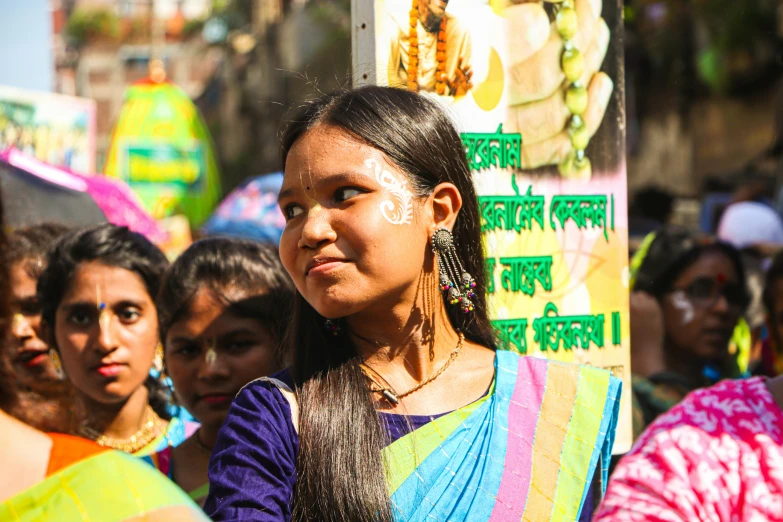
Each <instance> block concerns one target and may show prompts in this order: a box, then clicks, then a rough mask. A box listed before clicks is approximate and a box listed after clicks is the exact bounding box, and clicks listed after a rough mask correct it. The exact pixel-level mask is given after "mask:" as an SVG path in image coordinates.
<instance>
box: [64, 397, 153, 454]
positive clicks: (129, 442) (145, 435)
mask: <svg viewBox="0 0 783 522" xmlns="http://www.w3.org/2000/svg"><path fill="white" fill-rule="evenodd" d="M146 411H147V421H146V422H145V423H144V425H143V426H142V427H141V429H139V431H137V432H136V433H134V434H133V435H131V436H130V437H128V438H127V439H115V438H112V437H109V436H107V435H104V434H103V433H100V432H99V431H97V430H94V429H92V428H90V426H89V425H88V424H87V421H85V422H83V423H82V425H81V426H80V427H79V434H81V435H82V436H83V437H86V438H88V439H90V440H94V441H95V442H96V444H98V445H99V446H103V447H104V448H112V449H116V450H120V451H124V452H126V453H136V452H137V451H139V450H140V449H142V448H143V447H144V446H146V445H147V444H149V443H150V442H152V441H153V440H154V439H155V437H157V436H158V435H160V434H161V433H163V430H164V427H165V426H164V422H163V419H161V418H160V417H159V416H158V414H157V413H155V410H153V409H152V408H151V407H150V406H149V405H148V406H147V410H146Z"/></svg>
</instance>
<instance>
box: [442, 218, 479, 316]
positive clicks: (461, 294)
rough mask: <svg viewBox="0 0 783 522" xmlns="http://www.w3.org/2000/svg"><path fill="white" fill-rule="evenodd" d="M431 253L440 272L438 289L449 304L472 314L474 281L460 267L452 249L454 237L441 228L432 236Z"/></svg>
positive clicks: (455, 253) (455, 252) (454, 249)
mask: <svg viewBox="0 0 783 522" xmlns="http://www.w3.org/2000/svg"><path fill="white" fill-rule="evenodd" d="M432 251H433V252H434V253H435V260H436V261H437V263H438V271H439V272H440V289H441V290H443V291H444V292H446V299H448V302H449V304H451V305H457V304H458V305H459V307H460V310H462V311H463V312H464V313H468V312H472V311H473V301H471V299H473V298H475V297H476V294H475V293H474V292H473V290H474V289H475V288H476V281H475V280H474V279H473V276H471V275H470V274H469V273H467V272H466V271H465V269H464V268H463V267H462V263H461V262H460V260H459V258H458V257H457V249H456V248H455V247H454V236H453V235H452V234H451V232H450V231H449V230H447V229H445V228H441V229H438V230H436V231H435V233H434V234H432Z"/></svg>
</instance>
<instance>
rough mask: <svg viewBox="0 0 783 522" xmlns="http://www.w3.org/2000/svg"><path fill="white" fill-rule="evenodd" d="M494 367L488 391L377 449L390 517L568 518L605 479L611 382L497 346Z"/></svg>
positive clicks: (616, 383) (603, 374) (612, 414)
mask: <svg viewBox="0 0 783 522" xmlns="http://www.w3.org/2000/svg"><path fill="white" fill-rule="evenodd" d="M495 364H496V378H495V383H494V385H493V389H492V390H491V391H490V393H489V394H488V395H487V396H485V397H483V398H482V399H479V400H478V401H476V402H474V403H472V404H470V405H468V406H465V407H463V408H460V409H458V410H456V411H454V412H451V413H449V414H447V415H444V416H442V417H439V418H437V419H435V420H433V421H432V422H430V423H428V424H426V425H424V426H422V427H421V428H419V429H417V430H415V431H413V432H411V433H409V434H408V435H406V436H404V437H402V438H400V439H398V440H396V441H395V442H393V443H392V444H390V445H389V446H387V447H386V448H385V449H384V451H383V457H384V461H385V465H386V470H387V479H388V483H389V490H390V494H391V501H392V508H393V510H394V515H395V519H396V520H399V521H401V522H402V521H425V520H426V521H446V520H449V521H468V520H469V521H471V522H481V521H491V522H495V521H511V520H514V521H520V520H531V521H539V520H562V521H566V520H568V521H573V520H577V519H578V518H579V515H580V513H581V510H582V507H583V505H584V503H585V498H586V497H587V494H588V491H589V489H590V486H591V484H592V481H593V477H594V476H595V477H596V478H597V479H600V480H601V484H605V483H606V481H607V478H608V477H607V475H608V464H609V459H610V457H611V450H612V444H613V443H614V431H615V425H616V422H617V414H618V408H619V402H620V387H621V382H620V380H619V379H616V378H615V377H612V376H611V375H610V374H609V372H607V371H604V370H600V369H598V368H593V367H587V366H577V365H573V364H565V363H559V362H554V361H547V360H545V359H538V358H533V357H519V356H518V355H516V354H514V353H511V352H505V351H498V354H497V357H496V362H495ZM599 466H600V469H599ZM598 474H600V475H598Z"/></svg>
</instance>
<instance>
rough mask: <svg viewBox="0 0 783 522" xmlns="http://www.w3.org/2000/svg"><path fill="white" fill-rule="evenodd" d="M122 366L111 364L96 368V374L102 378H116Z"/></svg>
mask: <svg viewBox="0 0 783 522" xmlns="http://www.w3.org/2000/svg"><path fill="white" fill-rule="evenodd" d="M124 366H125V365H124V364H118V363H112V364H102V365H100V366H98V368H97V372H98V373H99V374H101V375H102V376H104V377H116V376H117V375H119V373H120V372H121V371H122V369H123V367H124Z"/></svg>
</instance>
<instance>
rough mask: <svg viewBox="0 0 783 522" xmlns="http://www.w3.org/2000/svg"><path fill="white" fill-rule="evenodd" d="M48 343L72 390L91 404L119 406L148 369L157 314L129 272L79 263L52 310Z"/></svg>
mask: <svg viewBox="0 0 783 522" xmlns="http://www.w3.org/2000/svg"><path fill="white" fill-rule="evenodd" d="M54 338H55V341H56V344H57V348H58V350H59V353H60V357H61V359H62V363H63V367H64V369H65V372H66V374H67V375H68V378H69V379H70V380H71V382H72V383H73V385H74V387H75V388H77V389H78V390H79V391H80V392H81V393H82V394H84V395H85V396H87V397H88V398H89V399H91V400H93V401H95V402H100V403H118V402H122V401H125V400H127V398H128V397H130V396H131V394H132V393H133V392H135V391H136V390H137V389H138V388H139V387H140V386H142V385H143V384H144V381H145V380H146V379H147V375H148V374H149V371H150V368H151V367H152V360H153V358H154V356H155V349H156V347H157V345H158V314H157V310H156V309H155V304H154V303H153V301H152V298H151V297H150V295H149V294H148V293H147V288H146V286H145V285H144V281H143V280H142V279H141V277H139V275H138V274H136V273H135V272H132V271H130V270H126V269H124V268H118V267H112V266H106V265H104V264H101V263H99V262H89V263H83V264H81V265H79V266H78V267H77V268H76V270H75V272H74V275H73V279H72V281H71V285H70V287H69V288H68V290H67V291H66V292H65V295H64V296H63V299H62V301H61V302H60V305H59V306H58V307H57V311H56V313H55V326H54Z"/></svg>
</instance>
